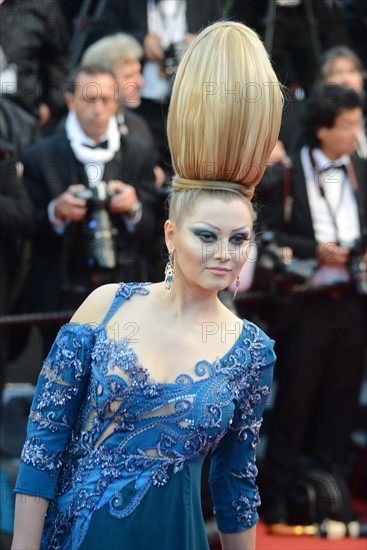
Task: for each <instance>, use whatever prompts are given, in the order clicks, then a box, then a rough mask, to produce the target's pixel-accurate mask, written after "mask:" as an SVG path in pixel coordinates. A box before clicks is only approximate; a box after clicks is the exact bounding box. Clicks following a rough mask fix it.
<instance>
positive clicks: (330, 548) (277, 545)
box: [211, 500, 367, 550]
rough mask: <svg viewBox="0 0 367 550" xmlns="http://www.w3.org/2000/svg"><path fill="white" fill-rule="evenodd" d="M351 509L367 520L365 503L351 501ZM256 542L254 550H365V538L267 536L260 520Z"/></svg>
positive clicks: (216, 546) (214, 546) (214, 548)
mask: <svg viewBox="0 0 367 550" xmlns="http://www.w3.org/2000/svg"><path fill="white" fill-rule="evenodd" d="M353 507H354V509H355V511H356V512H357V513H358V514H359V516H360V517H361V518H364V519H367V502H366V501H363V500H353ZM256 541H257V542H256V550H367V538H358V539H352V538H349V537H345V538H343V539H339V540H328V539H325V538H321V537H314V536H309V535H303V536H280V535H268V534H267V532H266V525H265V524H264V523H263V522H262V521H261V520H260V522H259V523H258V525H257V535H256ZM211 549H212V550H220V546H218V545H217V544H213V545H212V546H211Z"/></svg>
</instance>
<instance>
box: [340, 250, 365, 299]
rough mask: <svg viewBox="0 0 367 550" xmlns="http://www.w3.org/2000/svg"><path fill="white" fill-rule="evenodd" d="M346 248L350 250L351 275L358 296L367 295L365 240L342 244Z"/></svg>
mask: <svg viewBox="0 0 367 550" xmlns="http://www.w3.org/2000/svg"><path fill="white" fill-rule="evenodd" d="M340 246H343V247H344V248H350V254H349V265H348V267H349V273H350V277H351V279H352V283H353V285H354V289H355V291H356V293H357V294H359V295H361V296H366V295H367V260H366V259H365V254H366V252H367V246H366V244H365V242H364V240H363V239H359V240H357V241H353V242H352V243H345V242H344V243H340Z"/></svg>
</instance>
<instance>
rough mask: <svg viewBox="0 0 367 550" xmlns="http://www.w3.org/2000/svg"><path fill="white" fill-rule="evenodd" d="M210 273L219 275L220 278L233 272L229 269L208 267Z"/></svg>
mask: <svg viewBox="0 0 367 550" xmlns="http://www.w3.org/2000/svg"><path fill="white" fill-rule="evenodd" d="M207 269H208V271H210V273H213V275H218V276H220V277H224V276H225V275H227V273H229V272H230V271H231V270H230V269H227V268H226V267H208V268H207Z"/></svg>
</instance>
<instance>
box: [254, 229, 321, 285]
mask: <svg viewBox="0 0 367 550" xmlns="http://www.w3.org/2000/svg"><path fill="white" fill-rule="evenodd" d="M256 242H257V247H258V254H257V263H256V271H255V275H254V281H255V286H256V289H257V290H263V291H271V292H276V293H280V294H289V293H290V292H291V291H292V290H293V289H295V288H296V287H297V286H299V285H307V283H309V282H310V281H311V279H312V277H313V275H314V273H315V271H316V269H317V268H318V266H319V262H318V261H317V260H315V259H313V258H308V259H300V258H295V257H293V256H289V257H288V256H287V255H286V254H285V253H284V250H285V249H284V248H282V247H280V246H278V245H277V244H276V234H275V233H274V232H273V231H262V232H261V233H259V235H258V236H257V238H256Z"/></svg>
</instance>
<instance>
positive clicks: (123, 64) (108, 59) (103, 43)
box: [81, 33, 166, 188]
mask: <svg viewBox="0 0 367 550" xmlns="http://www.w3.org/2000/svg"><path fill="white" fill-rule="evenodd" d="M143 53H144V51H143V48H142V46H141V45H140V44H139V42H138V41H137V40H136V39H135V38H134V37H133V36H130V35H128V34H125V33H117V34H113V35H110V36H106V37H104V38H102V39H100V40H98V41H97V42H95V43H94V44H92V45H91V46H89V48H88V49H87V50H86V51H85V52H84V55H83V58H82V61H81V65H82V66H83V65H103V66H105V67H106V68H107V69H110V70H112V71H113V72H114V74H115V75H116V79H117V87H118V94H119V108H118V113H117V122H118V126H119V130H120V132H121V134H123V135H126V134H132V135H137V136H139V137H140V138H143V139H145V140H146V141H148V142H149V143H150V145H151V146H152V147H153V148H154V151H155V154H156V158H155V159H154V164H155V166H154V174H155V178H156V187H158V188H159V187H161V186H162V185H163V183H164V182H165V180H166V175H165V172H164V170H163V169H162V168H161V166H159V161H160V159H159V153H158V149H157V146H156V142H155V140H154V137H153V135H152V132H151V131H150V128H149V126H148V124H147V123H146V121H145V120H144V119H143V118H142V117H141V116H139V115H137V114H136V113H134V112H133V111H132V109H136V108H137V107H139V106H140V103H141V94H140V90H141V88H142V86H143V85H144V78H143V76H142V74H141V62H140V59H141V57H142V56H143Z"/></svg>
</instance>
